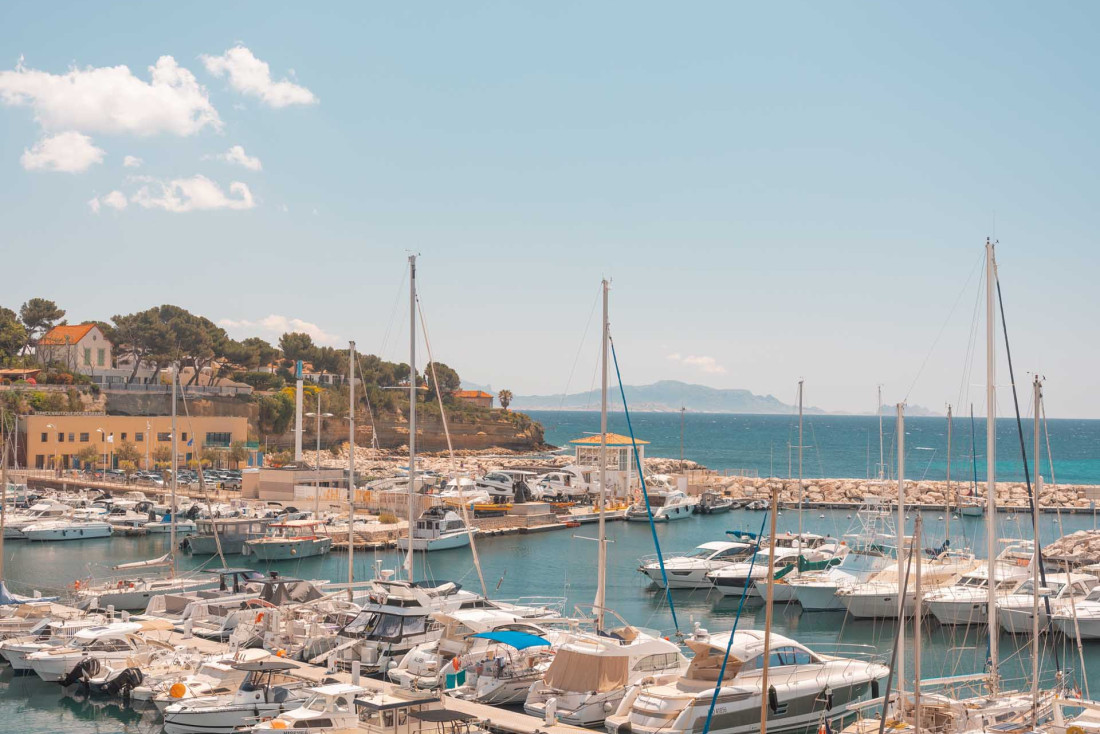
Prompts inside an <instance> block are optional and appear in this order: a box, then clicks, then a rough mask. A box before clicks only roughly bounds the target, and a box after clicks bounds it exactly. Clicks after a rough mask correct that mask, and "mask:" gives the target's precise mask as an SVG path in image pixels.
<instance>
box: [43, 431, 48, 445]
mask: <svg viewBox="0 0 1100 734" xmlns="http://www.w3.org/2000/svg"><path fill="white" fill-rule="evenodd" d="M49 440H50V434H48V433H43V434H42V443H48V442H49Z"/></svg>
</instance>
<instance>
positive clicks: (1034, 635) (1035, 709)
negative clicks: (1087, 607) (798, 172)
mask: <svg viewBox="0 0 1100 734" xmlns="http://www.w3.org/2000/svg"><path fill="white" fill-rule="evenodd" d="M1032 389H1033V390H1034V394H1033V396H1032V400H1031V403H1032V405H1033V406H1034V408H1035V430H1034V437H1033V446H1032V449H1031V463H1032V466H1034V467H1035V499H1034V502H1033V503H1032V509H1031V532H1032V535H1033V536H1034V538H1035V555H1034V556H1033V560H1032V562H1031V728H1032V729H1038V728H1039V727H1038V723H1039V588H1040V587H1039V581H1040V576H1041V574H1040V572H1039V571H1040V568H1041V567H1042V563H1043V557H1042V553H1041V551H1040V548H1041V546H1040V545H1039V496H1040V494H1041V493H1042V490H1043V477H1042V475H1040V474H1039V466H1040V465H1041V464H1042V460H1041V457H1040V455H1039V405H1040V402H1041V401H1042V399H1043V398H1042V389H1043V388H1042V383H1041V382H1040V381H1039V376H1038V375H1036V376H1035V382H1034V385H1033V386H1032ZM1069 583H1070V584H1072V583H1073V581H1072V579H1069ZM1071 596H1072V592H1071Z"/></svg>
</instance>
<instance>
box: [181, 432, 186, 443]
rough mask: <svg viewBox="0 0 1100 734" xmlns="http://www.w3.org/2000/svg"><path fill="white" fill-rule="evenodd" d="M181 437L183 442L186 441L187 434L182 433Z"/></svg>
mask: <svg viewBox="0 0 1100 734" xmlns="http://www.w3.org/2000/svg"><path fill="white" fill-rule="evenodd" d="M181 438H182V439H183V442H184V443H187V434H186V433H184V434H182V435H181Z"/></svg>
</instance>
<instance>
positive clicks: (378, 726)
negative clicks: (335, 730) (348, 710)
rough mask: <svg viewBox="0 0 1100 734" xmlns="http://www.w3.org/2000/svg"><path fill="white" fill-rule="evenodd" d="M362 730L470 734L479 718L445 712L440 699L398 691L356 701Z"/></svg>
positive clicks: (374, 733)
mask: <svg viewBox="0 0 1100 734" xmlns="http://www.w3.org/2000/svg"><path fill="white" fill-rule="evenodd" d="M355 709H356V712H357V713H358V715H359V729H361V730H362V729H365V730H367V731H368V732H370V734H470V733H472V732H475V731H480V730H479V729H478V727H477V726H475V725H474V724H473V722H474V721H476V720H477V717H475V716H473V715H472V714H464V713H462V712H460V711H453V710H449V709H444V708H442V706H441V702H440V699H439V697H438V696H427V695H424V693H423V692H421V691H410V690H405V689H401V688H395V689H393V690H391V691H390V692H388V693H387V692H382V691H378V692H376V693H375V694H374V695H372V696H370V697H369V698H367V697H363V698H357V699H355Z"/></svg>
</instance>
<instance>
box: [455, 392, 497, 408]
mask: <svg viewBox="0 0 1100 734" xmlns="http://www.w3.org/2000/svg"><path fill="white" fill-rule="evenodd" d="M451 397H453V398H454V399H455V400H461V401H462V402H464V403H469V404H470V405H476V406H477V407H479V408H492V407H493V395H492V393H487V392H485V391H484V390H455V391H454V392H453V393H451Z"/></svg>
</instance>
